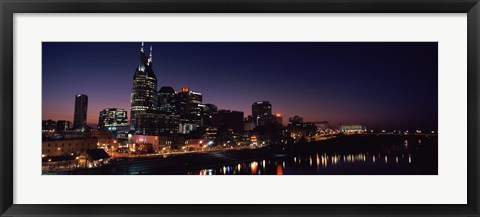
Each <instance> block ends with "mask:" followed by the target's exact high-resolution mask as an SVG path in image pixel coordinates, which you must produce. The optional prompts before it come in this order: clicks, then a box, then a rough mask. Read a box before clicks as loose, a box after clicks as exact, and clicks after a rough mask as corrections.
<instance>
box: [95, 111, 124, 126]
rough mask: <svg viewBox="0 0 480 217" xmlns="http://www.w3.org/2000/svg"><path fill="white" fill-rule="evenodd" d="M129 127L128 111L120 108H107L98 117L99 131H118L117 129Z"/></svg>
mask: <svg viewBox="0 0 480 217" xmlns="http://www.w3.org/2000/svg"><path fill="white" fill-rule="evenodd" d="M126 126H128V117H127V111H125V110H124V109H118V108H106V109H103V110H102V111H100V114H99V116H98V127H97V128H98V129H99V130H108V131H117V128H124V127H126Z"/></svg>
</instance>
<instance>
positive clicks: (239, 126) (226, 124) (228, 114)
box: [213, 110, 244, 132]
mask: <svg viewBox="0 0 480 217" xmlns="http://www.w3.org/2000/svg"><path fill="white" fill-rule="evenodd" d="M213 125H214V126H215V127H217V128H220V127H222V128H228V129H232V130H233V131H236V132H240V131H243V130H244V123H243V112H239V111H230V110H219V111H218V112H217V114H216V115H215V116H214V118H213Z"/></svg>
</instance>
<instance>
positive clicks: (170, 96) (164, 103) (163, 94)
mask: <svg viewBox="0 0 480 217" xmlns="http://www.w3.org/2000/svg"><path fill="white" fill-rule="evenodd" d="M158 110H159V111H160V112H161V113H163V114H168V115H175V114H177V113H178V111H177V99H176V96H175V90H173V88H172V87H167V86H164V87H161V88H160V90H159V91H158Z"/></svg>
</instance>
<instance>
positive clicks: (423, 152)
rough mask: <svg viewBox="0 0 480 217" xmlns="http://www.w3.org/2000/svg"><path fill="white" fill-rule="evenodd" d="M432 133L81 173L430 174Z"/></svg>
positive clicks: (132, 162)
mask: <svg viewBox="0 0 480 217" xmlns="http://www.w3.org/2000/svg"><path fill="white" fill-rule="evenodd" d="M437 146H438V137H437V136H436V135H376V134H373V135H350V136H339V137H337V138H333V139H329V140H324V141H317V142H311V143H304V144H291V145H272V146H267V147H264V148H259V149H244V150H224V151H213V152H206V153H201V152H197V153H186V154H176V155H165V156H162V155H160V156H154V157H138V158H117V159H113V160H112V161H111V163H110V164H108V165H105V166H103V167H100V168H92V169H85V170H75V171H64V172H57V173H44V174H79V175H80V174H87V175H96V174H100V175H110V174H111V175H137V174H142V175H183V174H190V175H416V174H422V175H436V174H438V157H437V156H438V147H437Z"/></svg>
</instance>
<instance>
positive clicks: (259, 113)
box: [252, 101, 275, 126]
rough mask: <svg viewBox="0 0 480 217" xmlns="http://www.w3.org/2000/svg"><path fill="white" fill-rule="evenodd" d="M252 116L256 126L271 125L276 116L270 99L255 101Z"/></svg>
mask: <svg viewBox="0 0 480 217" xmlns="http://www.w3.org/2000/svg"><path fill="white" fill-rule="evenodd" d="M252 116H253V119H254V121H255V125H256V126H267V125H271V124H273V123H274V121H275V117H274V116H273V115H272V104H270V102H269V101H258V102H254V103H253V104H252Z"/></svg>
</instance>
